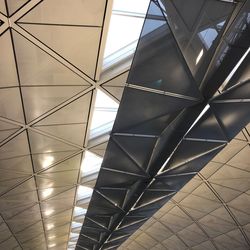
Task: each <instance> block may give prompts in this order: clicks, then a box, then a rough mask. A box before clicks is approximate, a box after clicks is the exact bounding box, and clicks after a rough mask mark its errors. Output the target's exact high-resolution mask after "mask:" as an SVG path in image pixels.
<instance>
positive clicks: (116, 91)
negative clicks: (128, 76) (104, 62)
mask: <svg viewBox="0 0 250 250" xmlns="http://www.w3.org/2000/svg"><path fill="white" fill-rule="evenodd" d="M102 87H103V88H104V89H105V90H106V91H108V92H109V93H110V94H111V95H112V96H114V97H115V98H116V99H117V100H118V101H120V100H121V99H122V94H123V90H124V87H110V86H104V85H102Z"/></svg>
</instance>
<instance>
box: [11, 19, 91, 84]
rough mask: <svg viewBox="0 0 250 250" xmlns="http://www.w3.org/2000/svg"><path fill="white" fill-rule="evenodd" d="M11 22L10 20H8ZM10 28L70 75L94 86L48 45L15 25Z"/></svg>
mask: <svg viewBox="0 0 250 250" xmlns="http://www.w3.org/2000/svg"><path fill="white" fill-rule="evenodd" d="M10 20H11V19H10ZM12 28H13V29H14V30H15V31H16V32H17V33H19V34H20V35H22V36H23V37H24V38H26V39H27V40H28V41H29V42H31V43H32V44H34V45H35V46H36V47H38V48H39V49H41V50H42V51H43V52H45V53H47V54H48V55H49V56H51V57H52V58H54V59H55V60H57V61H58V62H59V63H61V64H62V65H64V66H65V67H66V68H68V69H69V70H70V71H72V73H74V74H76V75H78V76H79V77H81V78H82V79H83V80H85V81H86V82H88V83H89V84H90V85H92V86H95V82H94V80H93V79H92V78H90V77H89V76H88V75H87V74H86V73H84V72H83V71H81V70H80V69H79V68H78V67H76V66H75V65H74V64H72V63H71V62H70V61H68V60H66V59H65V58H64V57H62V56H61V55H60V54H59V53H58V52H56V51H55V50H53V49H52V48H50V47H49V46H48V45H46V44H45V43H43V42H42V41H40V40H39V39H38V38H36V37H35V36H33V35H32V34H30V33H29V32H28V31H26V30H25V29H24V28H22V27H21V26H20V25H18V24H17V23H15V22H14V23H12Z"/></svg>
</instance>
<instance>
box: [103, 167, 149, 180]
mask: <svg viewBox="0 0 250 250" xmlns="http://www.w3.org/2000/svg"><path fill="white" fill-rule="evenodd" d="M102 169H104V170H107V171H111V172H116V173H121V174H125V175H133V176H138V177H141V178H148V176H145V175H139V174H135V173H131V172H124V171H122V170H117V169H112V168H107V167H102Z"/></svg>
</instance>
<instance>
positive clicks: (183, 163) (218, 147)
mask: <svg viewBox="0 0 250 250" xmlns="http://www.w3.org/2000/svg"><path fill="white" fill-rule="evenodd" d="M183 140H185V139H183ZM223 142H224V141H223ZM223 147H225V143H224V144H221V145H219V146H217V147H215V148H212V149H210V150H208V151H206V152H204V153H201V154H198V155H196V156H194V157H191V158H188V160H186V161H184V162H181V163H179V164H177V165H175V166H172V167H171V168H168V169H166V170H165V171H162V172H161V173H158V174H157V175H156V176H157V177H158V176H161V175H162V174H164V173H168V172H169V171H170V170H174V169H176V168H178V167H181V166H183V165H186V164H187V163H190V162H192V161H194V160H197V159H199V158H200V157H203V156H205V155H207V154H210V153H213V152H214V151H216V150H218V149H220V148H223ZM172 156H174V154H173V155H172ZM172 156H171V157H172ZM171 157H170V160H171ZM170 160H169V161H170ZM169 161H168V162H169ZM189 173H190V174H191V173H193V172H187V173H182V175H187V174H189ZM176 175H178V174H176ZM179 175H180V174H179Z"/></svg>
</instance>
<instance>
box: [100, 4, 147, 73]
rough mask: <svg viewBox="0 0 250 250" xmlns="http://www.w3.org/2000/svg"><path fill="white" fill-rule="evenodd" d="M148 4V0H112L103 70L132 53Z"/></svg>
mask: <svg viewBox="0 0 250 250" xmlns="http://www.w3.org/2000/svg"><path fill="white" fill-rule="evenodd" d="M148 5H149V0H137V1H134V0H126V1H125V0H114V4H113V11H112V16H111V20H110V25H109V31H108V37H107V42H106V48H105V52H104V64H103V69H104V70H105V69H107V68H108V67H110V66H112V65H113V64H115V63H118V62H119V61H121V60H123V59H125V58H126V57H128V56H130V55H132V54H133V53H134V51H135V49H136V45H137V42H138V39H139V36H140V33H141V30H142V26H143V22H144V17H145V15H146V12H147V8H148ZM131 27H132V28H131Z"/></svg>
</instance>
